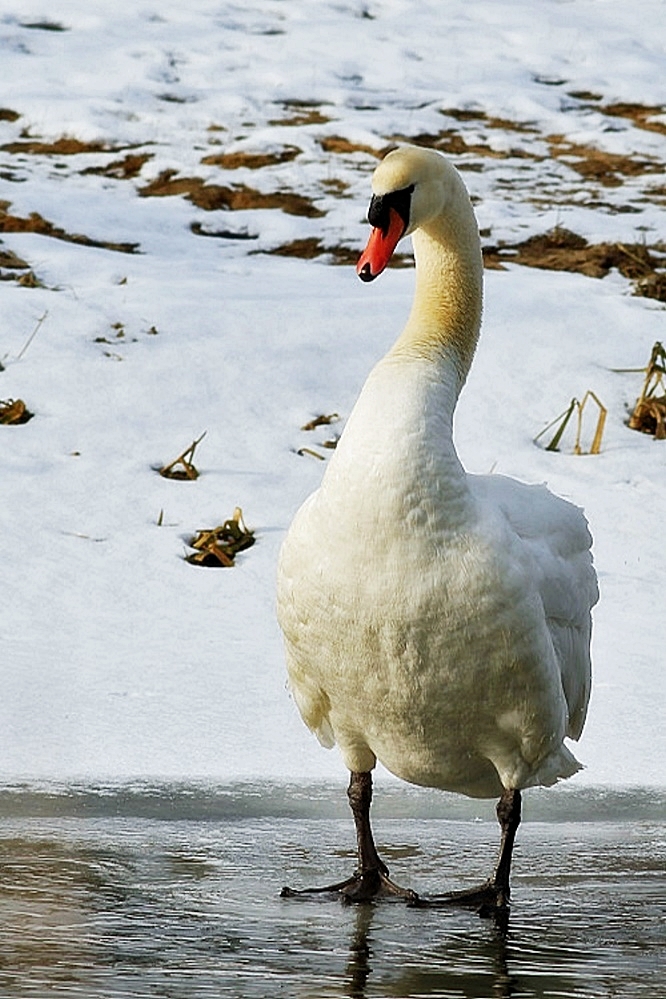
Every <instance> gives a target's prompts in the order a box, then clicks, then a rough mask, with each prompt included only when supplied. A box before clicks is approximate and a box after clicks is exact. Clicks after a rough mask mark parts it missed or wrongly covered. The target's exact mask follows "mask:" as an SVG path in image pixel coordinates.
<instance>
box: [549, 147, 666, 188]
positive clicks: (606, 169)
mask: <svg viewBox="0 0 666 999" xmlns="http://www.w3.org/2000/svg"><path fill="white" fill-rule="evenodd" d="M547 141H548V145H549V148H550V154H551V156H552V157H553V158H554V159H559V160H562V161H563V162H564V163H566V165H567V166H568V167H570V168H571V169H572V170H575V171H576V173H578V174H580V176H581V177H584V178H585V180H588V181H590V180H591V181H596V182H597V183H599V184H601V185H602V187H620V186H621V185H622V183H623V178H625V177H642V176H644V175H645V174H654V173H659V174H660V173H663V172H664V164H663V163H661V162H660V161H659V160H655V159H651V158H649V157H639V156H621V155H620V154H618V153H607V152H605V151H604V150H602V149H596V148H595V147H594V146H584V145H581V144H579V143H576V142H570V141H569V140H568V139H566V138H565V136H563V135H549V136H548V137H547Z"/></svg>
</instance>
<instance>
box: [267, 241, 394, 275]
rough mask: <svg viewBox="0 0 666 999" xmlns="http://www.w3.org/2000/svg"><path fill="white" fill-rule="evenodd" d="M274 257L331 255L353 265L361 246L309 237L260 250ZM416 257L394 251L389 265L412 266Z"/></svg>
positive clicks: (341, 262) (339, 262)
mask: <svg viewBox="0 0 666 999" xmlns="http://www.w3.org/2000/svg"><path fill="white" fill-rule="evenodd" d="M259 252H264V253H267V254H268V255H269V256H274V257H298V258H299V259H300V260H315V259H316V258H317V257H330V261H331V263H332V264H337V265H339V266H346V267H349V266H353V265H355V264H356V261H357V260H358V258H359V257H360V255H361V250H360V248H359V247H356V248H355V249H350V247H348V246H326V245H325V244H324V243H323V242H322V241H321V240H320V239H317V238H316V237H309V238H306V239H293V240H292V241H291V242H289V243H282V245H281V246H276V247H275V248H274V249H272V250H264V251H259ZM413 263H414V258H413V257H412V256H411V254H408V253H394V254H393V256H392V257H391V259H390V260H389V263H388V266H389V267H396V268H401V267H411V266H412V265H413Z"/></svg>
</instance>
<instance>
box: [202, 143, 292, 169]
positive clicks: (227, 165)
mask: <svg viewBox="0 0 666 999" xmlns="http://www.w3.org/2000/svg"><path fill="white" fill-rule="evenodd" d="M300 153H301V150H300V149H299V148H298V147H297V146H285V148H284V149H282V150H281V151H280V152H279V153H244V152H238V153H212V154H211V155H210V156H204V158H203V159H202V161H201V162H202V163H205V164H206V165H208V166H219V167H222V169H223V170H239V169H241V167H245V168H246V169H247V170H260V169H261V168H262V167H267V166H277V165H279V164H280V163H289V162H290V161H291V160H294V159H296V157H297V156H298V155H299V154H300Z"/></svg>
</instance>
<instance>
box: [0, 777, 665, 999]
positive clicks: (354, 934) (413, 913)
mask: <svg viewBox="0 0 666 999" xmlns="http://www.w3.org/2000/svg"><path fill="white" fill-rule="evenodd" d="M225 795H226V798H225ZM140 797H141V796H139V798H137V796H136V795H133V794H129V795H128V794H126V793H125V792H123V793H122V794H119V793H116V792H109V791H105V792H103V793H100V792H99V790H97V791H95V792H86V793H85V794H84V795H83V798H81V799H80V800H78V802H76V801H75V802H74V804H72V801H74V798H73V797H72V796H71V795H67V794H61V795H60V796H58V795H56V796H55V797H53V796H51V797H49V796H48V795H45V794H44V793H43V792H39V791H38V792H34V791H30V792H29V793H27V792H25V791H21V792H20V793H18V794H16V793H14V794H12V795H9V796H7V795H5V796H4V797H3V795H2V794H0V815H1V816H2V817H1V818H0V864H1V865H2V877H1V879H0V996H2V997H3V999H4V997H14V996H25V997H35V999H36V997H39V999H42V997H47V996H80V997H86V999H97V997H122V996H128V997H130V996H131V997H139V996H141V997H143V996H146V997H169V999H181V997H183V999H185V997H187V999H192V997H195V999H196V997H209V996H233V997H239V999H241V997H248V999H250V997H252V999H253V997H257V999H265V997H271V996H289V997H291V996H294V997H298V999H306V997H321V999H328V997H350V999H351V997H353V999H363V997H367V999H371V997H405V999H406V997H422V996H428V997H440V999H444V997H447V999H449V997H451V999H452V997H478V999H491V997H498V996H499V997H507V996H511V997H524V996H528V997H529V996H548V997H551V996H552V997H558V999H561V997H571V999H573V997H576V999H582V997H621V999H625V997H626V999H633V997H646V999H647V997H650V999H656V997H658V996H661V995H666V967H665V965H666V960H665V957H666V904H665V901H664V899H665V894H666V893H665V889H666V874H665V869H666V820H664V819H663V818H660V817H659V816H656V817H655V816H653V815H651V814H650V815H649V816H648V817H646V816H645V814H643V815H642V817H639V818H638V819H632V818H627V819H617V818H615V819H612V820H611V819H604V820H601V821H582V820H578V821H575V822H572V821H559V822H544V821H526V822H524V823H523V825H522V827H521V829H520V832H519V842H518V847H517V850H516V855H515V866H514V882H513V885H514V890H513V907H512V911H511V916H510V922H509V928H508V931H507V933H506V935H504V934H502V933H501V932H500V931H499V930H498V929H497V928H496V927H495V926H494V925H493V924H492V923H491V922H488V921H484V920H481V919H479V918H478V917H477V916H476V915H475V914H473V913H469V912H464V911H448V910H446V911H442V910H427V909H426V910H422V909H410V908H407V907H406V906H404V905H403V904H401V903H392V902H384V903H381V904H378V905H371V906H360V907H351V906H344V905H341V904H340V903H339V902H337V901H327V900H321V899H316V900H315V899H310V900H300V899H281V898H280V897H279V890H280V887H281V886H282V884H283V883H289V884H292V885H303V884H305V883H321V882H322V881H323V880H326V879H330V878H338V877H342V876H344V875H346V874H347V873H349V872H350V871H351V868H352V866H353V860H354V858H353V851H352V843H353V833H352V828H351V821H350V820H349V819H348V818H347V816H346V815H345V814H344V811H341V812H340V817H337V815H338V805H337V803H335V804H333V801H334V799H330V801H329V804H328V811H329V812H332V814H330V815H328V817H324V818H317V817H316V815H317V814H322V812H323V813H324V814H326V812H327V809H326V808H325V807H319V808H317V809H313V808H312V807H309V808H308V807H306V805H305V804H301V806H300V807H299V808H297V809H296V811H297V812H299V814H297V815H295V816H290V815H283V814H277V815H276V814H264V815H262V814H261V812H262V805H265V804H266V803H267V802H268V803H270V801H271V796H270V795H266V796H262V793H261V789H254V791H253V792H251V793H250V792H248V789H245V790H244V792H243V793H242V794H240V795H238V796H236V797H234V795H233V794H231V793H230V792H224V794H222V793H221V792H220V793H218V794H216V793H214V792H211V793H210V794H208V796H207V797H206V801H205V803H204V804H203V805H202V804H201V802H200V801H199V804H198V805H197V801H198V798H197V794H196V792H193V791H190V793H189V796H188V795H187V794H184V793H183V789H180V791H178V792H177V793H176V792H174V791H173V790H172V791H171V792H170V793H169V794H166V793H165V792H164V789H162V790H161V791H159V790H155V791H154V792H151V795H150V796H149V797H150V799H151V801H152V805H151V808H152V810H153V811H154V810H158V811H159V813H160V816H161V817H159V818H156V817H145V815H142V814H141V813H142V812H145V811H146V807H145V802H144V805H137V801H139V799H140ZM278 797H279V795H277V797H276V796H275V793H274V797H273V799H272V800H273V804H275V801H276V800H277V798H278ZM341 797H342V798H344V793H342V794H341ZM648 797H649V796H648ZM389 798H391V795H389ZM141 800H142V801H143V800H144V799H143V798H141ZM322 800H323V802H324V803H325V801H326V800H328V799H325V796H324V799H322ZM54 801H55V802H56V804H54ZM82 801H83V802H84V803H83V804H82ZM424 801H425V802H426V805H427V802H428V801H430V799H429V798H427V797H426V798H419V797H413V796H412V797H409V796H408V797H407V798H400V796H399V795H394V796H393V805H394V807H393V808H388V811H392V812H394V813H395V812H396V811H397V812H399V813H400V812H411V813H412V814H411V815H406V816H405V815H403V816H402V817H399V818H395V817H390V815H386V814H382V809H381V808H378V809H377V817H376V821H375V827H376V836H377V840H378V845H379V847H380V850H381V852H382V854H383V856H384V857H385V859H386V860H387V861H388V863H389V865H390V867H391V872H392V875H393V876H394V877H395V879H396V880H398V881H399V882H400V883H402V884H405V885H408V886H411V887H414V888H417V889H418V890H419V891H421V892H422V893H424V894H425V893H427V892H428V891H443V890H448V889H450V888H454V887H462V886H464V885H466V884H472V883H474V882H476V881H480V880H481V879H483V878H484V877H485V876H486V875H487V874H488V873H489V868H490V866H491V864H492V860H493V857H494V853H495V849H496V841H497V827H496V825H495V823H494V821H492V819H490V818H486V817H483V818H481V819H475V818H474V817H473V811H472V812H470V817H463V818H457V819H455V820H448V819H444V818H440V817H431V816H429V811H430V806H427V807H426V806H424ZM128 802H129V804H128ZM215 802H217V809H216V808H215V807H213V805H214V803H215ZM400 802H402V805H400ZM132 803H133V804H132ZM319 804H320V805H322V802H320V803H319ZM292 805H293V803H292ZM398 806H399V807H398ZM470 807H472V806H470ZM484 807H485V806H484ZM283 810H284V811H287V812H288V811H289V810H290V809H289V807H287V804H286V803H285V806H284V809H283ZM384 810H385V811H386V810H387V806H386V805H385V809H384ZM264 811H267V812H270V813H275V812H276V811H277V812H279V811H280V809H279V808H275V807H265V808H264ZM602 811H603V810H602ZM635 811H636V812H637V813H639V814H640V813H641V808H639V807H637V808H636V809H635ZM537 812H538V809H537ZM643 812H645V809H643ZM648 812H649V809H648ZM211 813H213V814H211ZM248 813H249V814H248ZM416 813H418V814H416ZM183 814H186V815H187V816H189V817H187V818H184V817H183ZM169 816H171V817H169ZM202 816H205V817H202Z"/></svg>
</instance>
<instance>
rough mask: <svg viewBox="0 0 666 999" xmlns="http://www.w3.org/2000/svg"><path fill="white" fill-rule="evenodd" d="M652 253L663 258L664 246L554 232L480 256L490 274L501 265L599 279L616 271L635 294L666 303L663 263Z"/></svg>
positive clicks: (665, 273) (504, 245) (500, 247)
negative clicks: (599, 240) (602, 240)
mask: <svg viewBox="0 0 666 999" xmlns="http://www.w3.org/2000/svg"><path fill="white" fill-rule="evenodd" d="M651 251H652V252H651ZM655 252H656V253H658V254H663V253H664V252H666V245H664V244H656V245H655V246H653V247H649V246H646V245H645V244H643V243H630V244H625V243H588V241H587V240H586V239H584V238H583V237H582V236H578V235H576V233H573V232H569V231H568V230H567V229H561V228H557V229H552V230H551V231H550V232H547V233H544V234H543V235H538V236H531V237H530V238H529V239H526V240H525V241H524V242H522V243H511V244H503V245H499V246H487V247H484V250H483V256H484V262H485V266H486V267H487V268H489V269H491V270H493V269H494V270H503V269H504V264H507V263H514V264H523V265H525V266H526V267H537V268H540V269H542V270H552V271H574V272H576V273H578V274H586V275H587V276H588V277H596V278H601V277H605V276H606V274H608V273H609V271H611V270H613V269H614V268H616V269H617V270H618V271H619V272H620V274H622V275H623V277H626V278H629V279H630V280H632V281H635V282H636V284H635V288H636V294H638V295H643V296H645V297H647V298H657V299H659V301H666V272H665V271H664V269H663V268H664V261H663V259H662V258H661V256H655Z"/></svg>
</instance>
